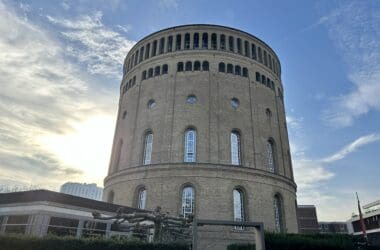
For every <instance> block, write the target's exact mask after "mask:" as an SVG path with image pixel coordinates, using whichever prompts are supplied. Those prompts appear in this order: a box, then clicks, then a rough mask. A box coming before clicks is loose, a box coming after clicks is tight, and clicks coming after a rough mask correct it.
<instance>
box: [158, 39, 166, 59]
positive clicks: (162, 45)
mask: <svg viewBox="0 0 380 250" xmlns="http://www.w3.org/2000/svg"><path fill="white" fill-rule="evenodd" d="M164 48H165V37H162V38H161V39H160V46H159V49H158V54H160V55H161V54H164Z"/></svg>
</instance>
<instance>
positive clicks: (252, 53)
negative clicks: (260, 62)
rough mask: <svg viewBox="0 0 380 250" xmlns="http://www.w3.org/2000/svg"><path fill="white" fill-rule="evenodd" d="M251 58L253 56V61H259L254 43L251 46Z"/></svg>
mask: <svg viewBox="0 0 380 250" xmlns="http://www.w3.org/2000/svg"><path fill="white" fill-rule="evenodd" d="M251 56H252V59H254V60H257V56H256V45H255V44H253V43H252V45H251Z"/></svg>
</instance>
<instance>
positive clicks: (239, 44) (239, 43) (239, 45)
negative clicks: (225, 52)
mask: <svg viewBox="0 0 380 250" xmlns="http://www.w3.org/2000/svg"><path fill="white" fill-rule="evenodd" d="M236 46H237V52H238V53H239V54H242V50H241V39H240V38H238V39H237V43H236Z"/></svg>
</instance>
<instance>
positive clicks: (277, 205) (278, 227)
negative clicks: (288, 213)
mask: <svg viewBox="0 0 380 250" xmlns="http://www.w3.org/2000/svg"><path fill="white" fill-rule="evenodd" d="M281 205H282V204H281V198H280V197H279V195H278V194H276V195H275V196H274V199H273V209H274V226H275V231H276V232H277V233H281V232H283V227H284V226H283V219H282V206H281Z"/></svg>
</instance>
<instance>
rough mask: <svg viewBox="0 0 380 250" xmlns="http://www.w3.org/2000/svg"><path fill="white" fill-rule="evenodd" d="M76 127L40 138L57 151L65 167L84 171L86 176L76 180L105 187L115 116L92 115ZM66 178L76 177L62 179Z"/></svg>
mask: <svg viewBox="0 0 380 250" xmlns="http://www.w3.org/2000/svg"><path fill="white" fill-rule="evenodd" d="M72 126H73V128H74V130H73V131H72V132H69V133H66V134H48V135H44V136H41V137H40V138H39V139H38V143H39V144H40V145H41V146H42V147H43V148H44V149H45V150H47V151H49V152H50V153H52V154H54V155H55V156H56V157H57V158H58V159H59V160H60V161H61V162H62V164H63V165H64V166H66V167H71V168H75V169H79V170H81V171H83V175H82V176H80V177H79V178H78V179H76V180H75V181H81V182H87V183H88V182H95V183H97V184H98V185H100V186H103V179H104V177H105V176H106V173H107V169H108V163H109V158H110V153H111V146H112V138H113V137H112V135H113V132H114V128H115V119H114V117H113V116H106V115H100V116H92V117H89V119H87V120H85V121H83V122H81V123H74V124H72ZM65 181H74V180H62V182H65Z"/></svg>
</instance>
